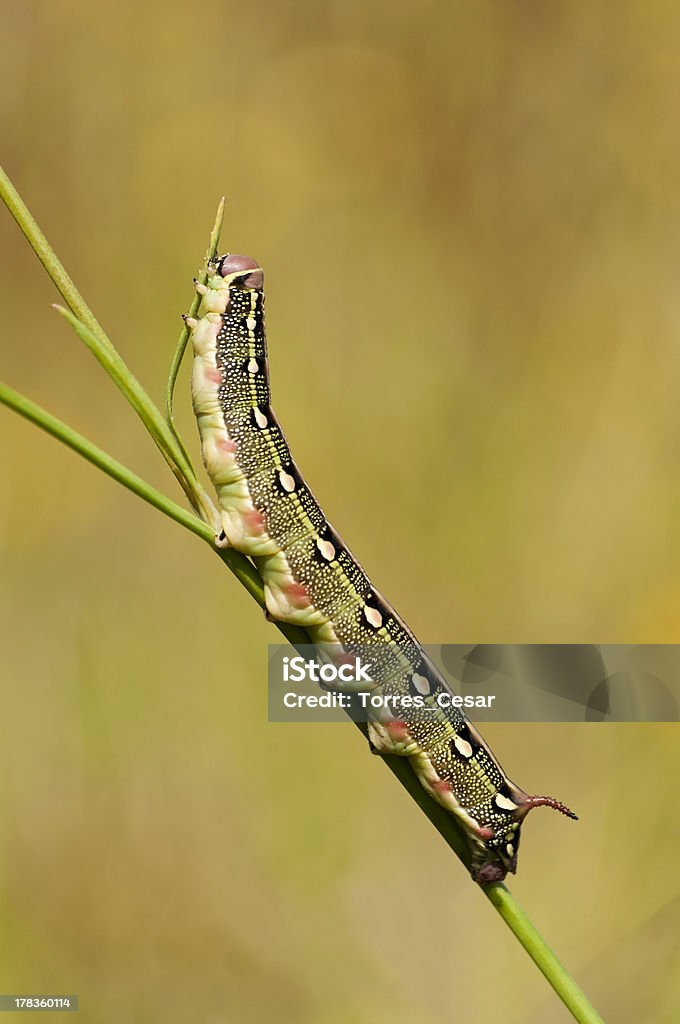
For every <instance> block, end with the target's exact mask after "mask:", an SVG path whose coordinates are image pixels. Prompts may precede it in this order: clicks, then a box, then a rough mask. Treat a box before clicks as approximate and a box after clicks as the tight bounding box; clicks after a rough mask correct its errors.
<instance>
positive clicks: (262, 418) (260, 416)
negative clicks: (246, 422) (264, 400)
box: [253, 406, 267, 430]
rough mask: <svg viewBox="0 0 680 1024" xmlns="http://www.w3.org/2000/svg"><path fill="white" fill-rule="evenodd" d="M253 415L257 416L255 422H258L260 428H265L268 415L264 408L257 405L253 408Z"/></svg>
mask: <svg viewBox="0 0 680 1024" xmlns="http://www.w3.org/2000/svg"><path fill="white" fill-rule="evenodd" d="M253 416H254V417H255V422H256V423H257V425H258V427H259V428H260V430H264V428H265V427H266V426H267V417H266V416H265V414H264V413H263V412H262V410H261V409H258V408H257V406H255V408H254V409H253Z"/></svg>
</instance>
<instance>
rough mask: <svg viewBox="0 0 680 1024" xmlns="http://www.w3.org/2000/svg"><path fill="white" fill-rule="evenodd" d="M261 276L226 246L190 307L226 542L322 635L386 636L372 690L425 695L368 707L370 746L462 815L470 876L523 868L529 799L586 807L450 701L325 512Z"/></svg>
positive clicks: (207, 449) (355, 641)
mask: <svg viewBox="0 0 680 1024" xmlns="http://www.w3.org/2000/svg"><path fill="white" fill-rule="evenodd" d="M263 287H264V274H263V271H262V269H261V268H260V266H259V265H258V264H257V263H256V262H255V260H253V259H251V258H250V257H247V256H236V255H226V256H222V257H219V258H217V259H215V260H214V261H213V263H212V264H211V265H210V267H209V277H208V281H207V285H200V284H199V285H197V289H198V291H199V292H200V294H201V296H202V298H201V304H200V307H199V311H198V319H189V320H187V323H188V326H189V328H190V331H191V340H192V344H193V350H194V364H193V371H192V381H191V390H192V398H193V406H194V412H195V414H196V418H197V420H198V428H199V432H200V437H201V448H202V454H203V460H204V463H205V466H206V469H207V472H208V474H209V476H210V478H211V480H212V482H213V484H214V486H215V489H216V491H217V497H218V502H219V508H220V513H221V518H222V531H221V533H220V534H219V536H218V537H217V538H216V542H217V543H218V544H220V545H225V546H227V545H229V546H232V547H234V548H235V549H236V550H238V551H241V552H243V553H244V554H246V555H249V556H250V557H252V558H253V559H254V561H255V563H256V565H257V567H258V569H259V571H260V574H261V576H262V579H263V581H264V587H265V596H266V603H267V610H268V613H269V615H270V616H271V617H272V618H274V619H278V620H281V621H283V622H290V623H295V624H297V625H299V626H303V627H304V628H305V629H306V630H307V631H308V633H309V635H310V637H311V639H312V641H313V642H314V643H324V644H336V645H338V644H339V645H342V648H344V649H346V650H351V649H352V648H354V647H356V646H357V645H364V644H372V645H376V646H374V647H372V648H371V656H372V660H373V668H372V672H371V675H372V679H373V681H374V684H375V688H376V689H375V691H374V692H378V693H381V694H382V695H394V694H396V695H407V694H411V695H413V696H415V695H418V696H420V697H422V698H424V701H423V702H422V703H423V704H424V707H413V708H411V709H409V710H404V711H403V712H402V711H400V713H399V717H398V718H396V717H394V715H393V714H392V713H390V712H389V711H388V710H375V711H370V712H369V722H368V730H369V737H370V742H371V747H372V749H373V750H374V751H375V752H376V753H381V754H399V755H402V756H404V757H408V758H409V761H410V762H411V764H412V766H413V768H414V770H415V772H416V775H417V776H418V778H419V780H420V782H421V783H422V785H423V787H424V788H425V790H426V791H427V792H428V793H429V794H430V796H431V797H433V799H435V800H437V801H438V802H439V803H440V804H442V805H443V806H444V807H445V808H446V809H447V810H449V811H450V812H451V813H452V814H454V815H455V816H456V817H457V819H458V820H459V822H460V823H461V824H462V826H463V828H464V831H465V834H466V836H467V838H468V841H469V843H470V846H471V852H472V876H473V878H474V879H476V880H477V881H478V882H480V883H489V882H495V881H500V880H501V879H503V878H504V877H505V875H506V873H507V872H508V871H511V872H514V871H515V870H516V868H517V850H518V846H519V839H520V829H521V825H522V821H523V819H524V818H525V816H526V815H527V814H528V812H529V811H530V810H531V809H532V808H534V807H539V806H546V807H552V808H554V809H555V810H558V811H561V812H562V813H563V814H566V815H568V816H569V817H571V818H575V817H576V815H575V814H573V813H572V812H571V811H570V810H569V809H568V808H567V807H565V806H564V804H561V803H560V802H559V801H557V800H553V799H552V798H551V797H545V796H529V795H528V794H527V793H525V792H524V791H523V790H521V789H520V788H519V787H518V786H516V785H515V784H514V783H512V782H511V781H510V780H509V779H508V778H507V776H506V775H505V773H504V772H503V770H502V768H501V766H500V765H499V763H498V761H497V760H496V758H495V757H494V755H493V754H492V752H491V751H490V750H489V748H488V746H487V745H486V743H485V742H484V740H483V739H482V737H481V736H480V735H479V733H478V732H477V730H476V729H475V727H474V726H473V725H472V724H471V723H470V722H469V721H468V720H467V718H466V717H465V715H464V714H463V713H462V712H461V711H459V710H458V709H456V708H450V709H449V708H447V709H446V710H443V709H442V708H441V707H440V705H439V703H438V702H437V700H436V698H437V696H438V695H440V694H442V693H450V690H449V687H448V686H447V683H446V682H445V680H444V679H443V678H442V676H441V674H440V673H439V671H438V670H437V668H436V667H435V666H434V665H433V664H432V662H431V661H430V660H429V659H428V658H427V657H426V656H425V654H424V652H423V651H422V649H421V647H420V645H419V644H418V641H417V640H416V639H415V637H414V636H413V634H412V633H411V632H410V630H409V629H408V627H407V626H406V625H405V624H404V622H402V620H401V619H400V618H399V616H398V615H397V613H396V612H395V611H394V609H393V608H392V607H391V606H390V605H389V604H388V603H387V601H386V600H385V599H384V598H383V597H382V595H381V594H379V593H378V592H377V591H376V590H375V589H374V588H373V586H372V584H371V582H370V580H369V579H368V577H367V576H366V574H365V573H364V570H363V569H362V567H361V565H360V564H359V562H357V560H356V559H355V558H354V556H353V555H352V553H351V552H350V551H349V549H348V548H347V547H346V546H345V544H344V543H343V542H342V540H341V539H340V537H339V536H338V534H337V533H336V532H335V530H334V529H333V528H332V527H331V526H330V525H329V524H328V522H327V521H326V518H325V516H324V514H323V512H322V511H321V509H320V508H319V505H318V503H317V501H316V499H315V498H314V496H313V494H312V493H311V491H310V490H309V488H308V487H307V485H306V484H305V482H304V480H303V478H302V476H301V474H300V472H299V470H298V468H297V466H296V464H295V463H294V461H293V459H292V457H291V454H290V450H289V448H288V444H287V442H286V439H285V437H284V434H283V431H282V430H281V427H280V426H279V423H278V421H277V419H276V416H275V415H274V413H273V411H272V408H271V403H270V391H269V369H268V363H267V346H266V340H265V328H264V292H263ZM378 645H382V646H378ZM374 650H375V651H376V652H381V655H382V656H379V657H378V658H377V661H376V660H375V659H374V658H373V651H374ZM395 652H396V653H395Z"/></svg>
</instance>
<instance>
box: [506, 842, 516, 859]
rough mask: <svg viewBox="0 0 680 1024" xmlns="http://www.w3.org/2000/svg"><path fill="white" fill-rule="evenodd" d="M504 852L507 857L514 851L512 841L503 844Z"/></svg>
mask: <svg viewBox="0 0 680 1024" xmlns="http://www.w3.org/2000/svg"><path fill="white" fill-rule="evenodd" d="M505 852H506V853H507V855H508V857H512V855H513V853H514V852H515V847H514V846H513V845H512V843H506V844H505Z"/></svg>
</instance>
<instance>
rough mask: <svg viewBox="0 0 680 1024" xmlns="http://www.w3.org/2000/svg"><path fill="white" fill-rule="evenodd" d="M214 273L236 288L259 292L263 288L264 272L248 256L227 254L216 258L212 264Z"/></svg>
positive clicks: (255, 261)
mask: <svg viewBox="0 0 680 1024" xmlns="http://www.w3.org/2000/svg"><path fill="white" fill-rule="evenodd" d="M214 267H215V273H217V274H219V275H220V277H223V278H225V280H227V282H228V284H229V285H230V286H231V285H232V284H233V285H235V286H236V287H237V288H239V287H240V288H252V289H254V290H255V291H261V290H262V288H263V287H264V271H263V270H262V268H261V267H260V265H259V263H258V262H257V260H254V259H252V258H251V257H250V256H238V255H237V254H236V253H227V254H226V255H225V256H218V257H217V258H216V260H215V262H214Z"/></svg>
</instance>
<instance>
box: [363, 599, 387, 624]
mask: <svg viewBox="0 0 680 1024" xmlns="http://www.w3.org/2000/svg"><path fill="white" fill-rule="evenodd" d="M364 615H365V616H366V621H367V622H368V624H369V626H373V628H374V629H380V627H381V626H382V622H383V618H382V615H381V614H380V612H379V611H378V609H377V608H371V606H370V605H368V604H365V605H364Z"/></svg>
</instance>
